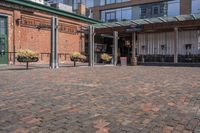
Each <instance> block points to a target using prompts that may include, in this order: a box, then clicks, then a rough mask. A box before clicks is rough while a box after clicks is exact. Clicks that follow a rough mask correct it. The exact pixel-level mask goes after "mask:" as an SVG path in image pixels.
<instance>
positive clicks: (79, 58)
mask: <svg viewBox="0 0 200 133" xmlns="http://www.w3.org/2000/svg"><path fill="white" fill-rule="evenodd" d="M70 59H71V61H73V62H74V67H76V63H77V62H85V61H86V56H85V55H83V54H81V53H79V52H74V53H72V54H71V56H70Z"/></svg>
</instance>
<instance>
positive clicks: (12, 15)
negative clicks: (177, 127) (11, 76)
mask: <svg viewBox="0 0 200 133" xmlns="http://www.w3.org/2000/svg"><path fill="white" fill-rule="evenodd" d="M0 14H6V15H8V16H9V17H8V31H9V32H8V33H9V35H8V50H9V52H14V46H15V50H16V51H18V50H20V49H31V50H34V51H37V52H38V53H50V46H51V31H50V29H49V30H47V29H37V28H30V27H24V26H21V25H17V23H16V19H18V18H21V16H23V15H26V16H29V17H34V18H39V19H40V18H41V19H46V20H48V21H49V22H51V17H52V15H51V14H48V13H43V12H39V11H35V12H34V13H33V14H30V13H27V14H26V13H24V12H23V13H22V12H20V11H18V10H10V9H3V8H1V7H0ZM58 19H59V22H60V21H62V23H65V24H67V25H73V26H77V28H78V29H80V27H81V26H85V25H87V23H83V22H80V21H79V20H73V19H70V18H65V17H61V16H58ZM80 50H81V36H80V34H69V33H63V32H59V35H58V52H59V53H67V54H71V53H72V52H75V51H79V52H80ZM41 57H42V59H41ZM59 58H60V59H59V61H60V62H61V63H67V62H69V61H70V60H69V55H68V56H67V58H66V55H62V56H59ZM12 63H13V55H10V56H9V64H12ZM38 63H49V55H47V54H46V55H45V54H43V55H42V56H41V55H40V61H39V62H38Z"/></svg>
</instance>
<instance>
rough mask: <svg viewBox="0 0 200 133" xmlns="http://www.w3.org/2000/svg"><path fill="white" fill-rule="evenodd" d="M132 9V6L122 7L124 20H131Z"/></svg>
mask: <svg viewBox="0 0 200 133" xmlns="http://www.w3.org/2000/svg"><path fill="white" fill-rule="evenodd" d="M131 18H132V11H131V8H130V7H129V8H122V21H126V20H131Z"/></svg>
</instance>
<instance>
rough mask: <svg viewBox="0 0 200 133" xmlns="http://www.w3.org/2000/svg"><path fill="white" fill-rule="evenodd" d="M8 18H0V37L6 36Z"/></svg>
mask: <svg viewBox="0 0 200 133" xmlns="http://www.w3.org/2000/svg"><path fill="white" fill-rule="evenodd" d="M6 28H7V27H6V18H0V35H5V34H6Z"/></svg>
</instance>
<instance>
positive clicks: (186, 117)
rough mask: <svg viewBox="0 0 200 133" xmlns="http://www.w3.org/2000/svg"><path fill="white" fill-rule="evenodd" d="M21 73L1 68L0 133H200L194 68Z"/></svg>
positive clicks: (198, 80)
mask: <svg viewBox="0 0 200 133" xmlns="http://www.w3.org/2000/svg"><path fill="white" fill-rule="evenodd" d="M16 68H17V69H16ZM19 68H23V66H22V67H14V66H12V67H8V66H3V67H0V132H1V133H200V69H199V68H198V67H153V66H148V67H147V66H135V67H132V66H126V67H119V66H116V67H109V66H107V67H105V66H99V67H94V68H90V67H87V66H84V67H77V68H74V67H62V68H60V69H57V70H51V69H47V68H46V67H38V68H32V69H30V70H24V69H19Z"/></svg>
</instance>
